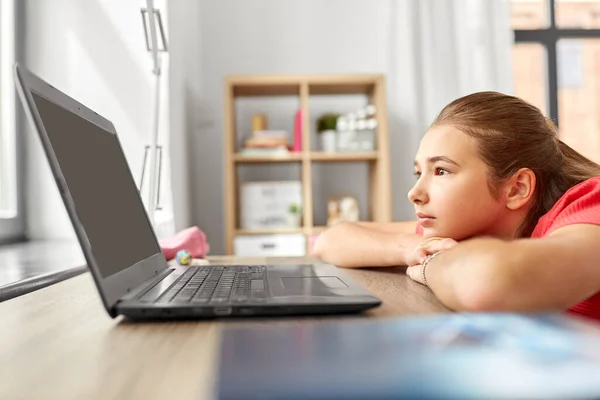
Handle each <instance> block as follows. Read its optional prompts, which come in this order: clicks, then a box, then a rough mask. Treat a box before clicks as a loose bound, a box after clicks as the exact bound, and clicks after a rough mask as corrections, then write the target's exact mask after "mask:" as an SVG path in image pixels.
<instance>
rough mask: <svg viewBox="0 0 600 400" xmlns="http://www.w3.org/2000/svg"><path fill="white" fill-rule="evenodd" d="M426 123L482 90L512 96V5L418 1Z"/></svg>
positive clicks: (478, 0) (467, 0)
mask: <svg viewBox="0 0 600 400" xmlns="http://www.w3.org/2000/svg"><path fill="white" fill-rule="evenodd" d="M415 3H417V4H418V13H419V26H418V29H419V36H420V39H421V46H420V52H421V65H422V67H423V68H422V71H423V75H424V76H423V79H422V83H423V87H422V89H423V100H424V104H423V105H424V110H425V117H426V118H427V120H432V119H433V118H434V116H435V115H436V114H437V113H438V112H439V110H441V108H442V107H443V106H444V105H445V104H446V103H448V102H449V101H450V100H452V99H453V98H456V97H459V96H462V95H466V94H469V93H472V92H477V91H482V90H496V91H500V92H504V93H512V92H513V87H512V62H511V47H512V41H513V37H512V34H511V29H510V19H509V11H510V10H509V2H508V1H505V0H486V1H481V0H445V1H435V0H419V1H418V2H417V1H416V2H415Z"/></svg>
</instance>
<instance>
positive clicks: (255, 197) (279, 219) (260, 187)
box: [240, 181, 302, 229]
mask: <svg viewBox="0 0 600 400" xmlns="http://www.w3.org/2000/svg"><path fill="white" fill-rule="evenodd" d="M293 206H295V208H297V209H299V210H301V209H302V184H301V182H298V181H283V182H245V183H242V184H241V187H240V227H241V228H242V229H281V228H284V229H285V228H298V227H299V224H300V219H299V215H300V214H299V213H301V211H298V212H297V213H296V214H294V213H292V212H291V211H290V209H291V208H294V207H293Z"/></svg>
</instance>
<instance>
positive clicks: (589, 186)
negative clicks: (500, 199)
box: [531, 177, 600, 320]
mask: <svg viewBox="0 0 600 400" xmlns="http://www.w3.org/2000/svg"><path fill="white" fill-rule="evenodd" d="M572 224H593V225H600V177H595V178H590V179H588V180H586V181H583V182H581V183H580V184H578V185H575V186H573V187H572V188H571V189H569V190H567V191H566V193H565V194H564V195H563V196H562V197H561V198H560V199H558V201H557V202H556V204H554V206H553V207H552V208H551V209H550V211H548V212H547V213H546V214H544V215H543V216H542V217H541V218H540V219H539V221H538V223H537V225H536V226H535V229H534V230H533V233H532V234H531V237H532V238H540V237H544V236H548V235H549V234H550V233H552V232H553V231H555V230H557V229H559V228H563V227H565V226H567V225H572ZM598 245H599V246H600V243H598ZM598 268H600V265H598ZM569 312H572V313H576V314H581V315H585V316H587V317H590V318H594V319H597V320H600V292H598V293H596V294H595V295H593V296H592V297H590V298H588V299H586V300H584V301H582V302H581V303H579V304H576V305H574V306H573V307H571V308H570V309H569Z"/></svg>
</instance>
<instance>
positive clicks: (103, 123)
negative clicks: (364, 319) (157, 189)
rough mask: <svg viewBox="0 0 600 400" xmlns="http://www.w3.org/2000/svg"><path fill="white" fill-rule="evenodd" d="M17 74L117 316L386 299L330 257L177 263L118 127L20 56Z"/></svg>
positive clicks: (353, 308)
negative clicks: (326, 260)
mask: <svg viewBox="0 0 600 400" xmlns="http://www.w3.org/2000/svg"><path fill="white" fill-rule="evenodd" d="M14 79H15V84H16V87H17V92H18V93H19V97H20V99H21V102H22V104H23V108H24V109H25V114H26V116H27V118H28V120H29V122H30V123H31V124H32V126H33V128H34V129H35V131H36V132H37V134H38V136H39V137H40V139H41V143H42V146H43V148H44V151H45V153H46V156H47V159H48V161H49V164H50V167H51V170H52V174H53V175H54V179H55V181H56V184H57V186H58V189H59V192H60V194H61V197H62V199H63V202H64V204H65V207H66V209H67V212H68V215H69V218H70V220H71V223H72V225H73V228H74V230H75V233H76V236H77V239H78V241H79V244H80V246H81V249H82V252H83V254H84V256H85V259H86V262H87V265H88V267H89V269H90V271H91V273H92V276H93V278H94V282H95V284H96V287H97V289H98V292H99V294H100V297H101V299H102V302H103V304H104V307H105V308H106V311H107V312H108V314H109V315H110V316H111V317H113V318H115V317H117V316H119V315H122V316H124V317H126V318H128V319H174V318H214V317H225V316H267V315H301V314H304V315H306V314H339V313H356V312H360V311H363V310H367V309H370V308H373V307H377V306H379V305H380V304H381V300H380V299H378V298H377V297H375V296H374V295H373V294H371V293H370V292H368V291H367V290H366V289H364V288H363V287H361V286H360V285H358V284H357V283H356V282H354V281H353V280H351V279H350V278H349V277H347V276H346V275H345V274H343V272H342V271H340V270H339V269H338V268H337V267H335V266H333V265H330V264H310V265H238V266H221V265H214V266H211V265H208V266H207V265H204V266H191V267H184V266H170V265H169V264H168V263H167V261H166V260H165V257H164V255H163V253H162V251H161V249H160V246H159V243H158V240H157V237H156V234H155V232H154V230H153V228H152V224H151V223H150V221H149V219H148V216H147V213H146V209H145V207H144V204H143V203H142V200H141V197H140V193H139V191H138V189H137V186H136V184H135V181H134V179H133V176H132V173H131V170H130V169H129V167H128V164H127V160H126V158H125V154H124V152H123V149H122V147H121V145H120V142H119V138H118V135H117V132H116V130H115V127H114V126H113V124H112V123H111V122H110V121H109V120H108V119H106V118H104V117H102V116H101V115H99V114H97V113H96V112H94V111H93V110H91V109H89V108H88V107H86V106H84V105H83V104H81V103H79V102H78V101H76V100H74V99H73V98H71V97H69V96H68V95H66V94H65V93H63V92H61V91H60V90H58V89H56V88H55V87H53V86H52V85H50V84H49V83H47V82H45V81H44V80H42V79H41V78H40V77H38V76H36V75H35V74H33V73H32V72H30V71H28V70H27V69H26V68H24V67H23V66H20V65H19V64H18V63H17V64H15V66H14Z"/></svg>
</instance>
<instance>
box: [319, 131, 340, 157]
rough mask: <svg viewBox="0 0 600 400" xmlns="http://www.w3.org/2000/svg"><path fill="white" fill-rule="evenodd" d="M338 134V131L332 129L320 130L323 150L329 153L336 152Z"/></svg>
mask: <svg viewBox="0 0 600 400" xmlns="http://www.w3.org/2000/svg"><path fill="white" fill-rule="evenodd" d="M336 134H337V132H336V131H334V130H332V129H329V130H326V131H322V132H319V135H320V136H321V150H323V151H325V152H328V153H334V152H335V151H336V140H335V139H336Z"/></svg>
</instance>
